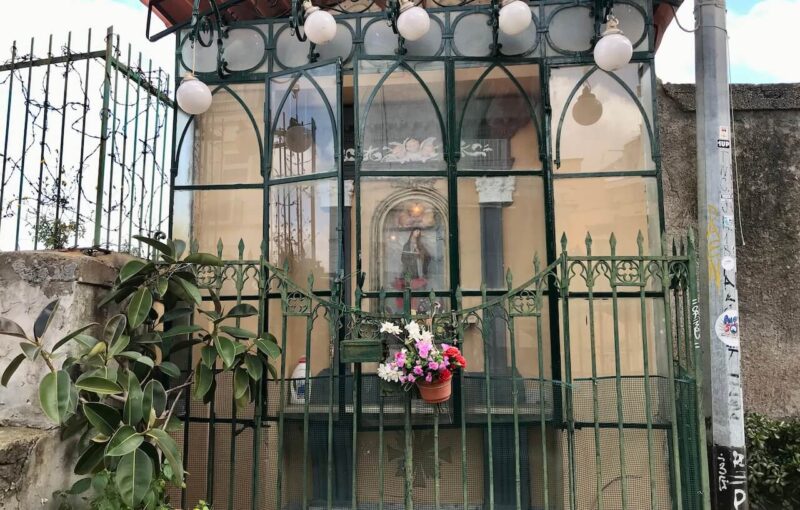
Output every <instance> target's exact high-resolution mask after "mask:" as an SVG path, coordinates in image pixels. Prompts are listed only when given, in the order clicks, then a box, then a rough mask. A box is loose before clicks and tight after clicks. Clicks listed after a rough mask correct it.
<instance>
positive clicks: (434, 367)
mask: <svg viewBox="0 0 800 510" xmlns="http://www.w3.org/2000/svg"><path fill="white" fill-rule="evenodd" d="M428 368H430V369H431V370H439V364H438V363H437V362H435V361H431V362H430V363H428Z"/></svg>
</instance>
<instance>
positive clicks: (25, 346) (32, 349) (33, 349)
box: [19, 342, 42, 361]
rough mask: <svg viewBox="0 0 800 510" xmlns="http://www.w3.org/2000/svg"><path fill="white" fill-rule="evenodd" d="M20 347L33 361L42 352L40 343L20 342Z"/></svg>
mask: <svg viewBox="0 0 800 510" xmlns="http://www.w3.org/2000/svg"><path fill="white" fill-rule="evenodd" d="M19 347H20V349H22V352H24V353H25V356H26V357H27V358H28V359H29V360H31V361H36V358H38V357H39V353H40V352H42V349H41V348H40V347H39V346H38V345H36V344H32V343H28V342H20V344H19Z"/></svg>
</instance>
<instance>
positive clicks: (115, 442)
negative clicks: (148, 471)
mask: <svg viewBox="0 0 800 510" xmlns="http://www.w3.org/2000/svg"><path fill="white" fill-rule="evenodd" d="M142 441H144V437H142V435H141V434H137V433H136V429H134V428H133V427H131V426H130V425H123V426H121V427H120V428H119V429H117V431H116V432H115V433H114V435H113V436H111V440H110V441H109V442H108V445H107V446H106V456H108V457H122V456H123V455H127V454H129V453H131V452H132V451H134V450H135V449H137V448H139V445H140V444H142Z"/></svg>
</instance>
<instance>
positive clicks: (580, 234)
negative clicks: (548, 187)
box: [554, 177, 661, 255]
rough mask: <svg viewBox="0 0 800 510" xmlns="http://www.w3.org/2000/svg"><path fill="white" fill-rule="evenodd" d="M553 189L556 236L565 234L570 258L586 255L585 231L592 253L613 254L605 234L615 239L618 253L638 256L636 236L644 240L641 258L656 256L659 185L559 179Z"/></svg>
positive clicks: (643, 181) (647, 180) (648, 181)
mask: <svg viewBox="0 0 800 510" xmlns="http://www.w3.org/2000/svg"><path fill="white" fill-rule="evenodd" d="M554 187H555V214H556V237H557V238H558V239H560V237H561V234H562V233H566V235H567V239H568V244H567V250H568V251H569V252H570V253H571V254H576V255H577V254H584V253H586V246H585V239H586V233H587V232H589V233H591V235H592V238H593V240H594V242H593V244H592V254H594V255H607V254H609V253H610V252H611V248H610V246H609V242H608V240H609V236H610V235H611V233H612V232H613V233H614V234H615V236H616V238H617V254H618V255H636V254H637V253H638V247H637V245H636V236H637V233H638V232H639V231H641V232H642V235H643V236H644V252H645V254H658V253H660V252H661V246H660V243H661V241H660V236H659V231H660V223H659V212H658V185H657V182H656V180H655V179H654V178H643V177H598V178H584V179H557V180H556V181H555V184H554Z"/></svg>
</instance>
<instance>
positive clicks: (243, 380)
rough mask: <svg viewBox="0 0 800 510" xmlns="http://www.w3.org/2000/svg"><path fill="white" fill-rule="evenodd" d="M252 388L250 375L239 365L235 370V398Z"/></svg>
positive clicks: (240, 396)
mask: <svg viewBox="0 0 800 510" xmlns="http://www.w3.org/2000/svg"><path fill="white" fill-rule="evenodd" d="M248 388H250V377H249V376H248V375H247V372H245V371H244V370H243V369H242V368H240V367H237V368H236V370H235V371H234V372H233V398H234V399H236V400H238V399H240V398H242V397H243V396H244V395H245V393H247V390H248Z"/></svg>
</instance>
